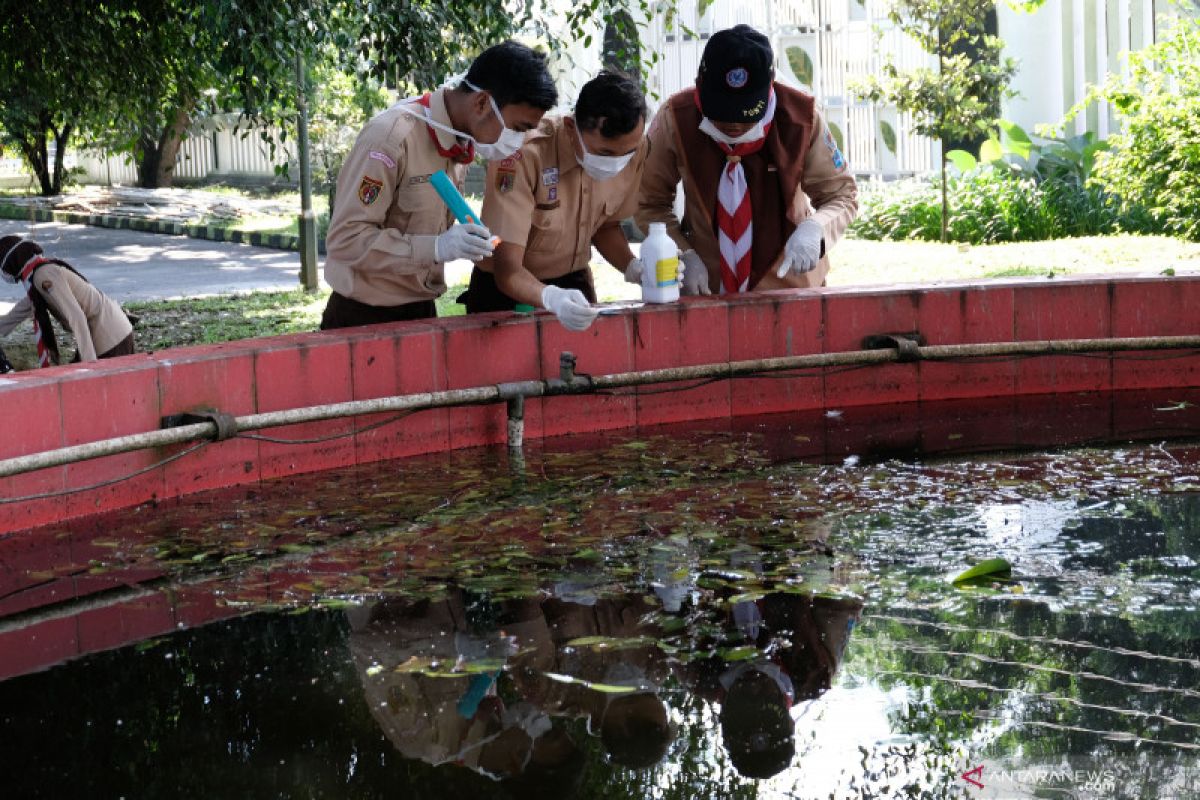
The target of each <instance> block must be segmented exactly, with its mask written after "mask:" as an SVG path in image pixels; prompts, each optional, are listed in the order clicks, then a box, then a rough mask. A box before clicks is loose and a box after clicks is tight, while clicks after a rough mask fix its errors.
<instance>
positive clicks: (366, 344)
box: [0, 277, 1200, 533]
mask: <svg viewBox="0 0 1200 800" xmlns="http://www.w3.org/2000/svg"><path fill="white" fill-rule="evenodd" d="M1197 308H1200V278H1160V277H1141V278H1114V279H1104V280H1101V281H1099V282H1089V281H1085V280H1081V279H1055V280H1054V281H1052V282H1048V281H1038V282H1020V281H998V282H989V283H987V284H985V285H976V286H957V287H947V286H941V287H936V288H930V289H925V290H914V289H879V288H872V289H866V288H860V289H825V290H817V291H791V292H776V293H770V294H764V295H756V296H751V297H748V298H742V299H736V300H733V301H730V302H725V301H723V300H718V299H709V298H696V299H692V300H689V301H685V302H683V303H682V304H680V305H672V306H659V307H654V308H648V309H644V310H640V311H631V312H627V313H625V314H624V315H621V316H616V317H604V318H601V319H600V320H599V321H598V323H597V324H596V325H594V326H593V327H592V328H591V329H590V330H588V331H586V332H584V333H568V332H566V331H564V330H563V329H562V328H561V327H560V326H559V325H558V323H557V322H556V321H555V320H554V318H553V317H550V316H548V315H545V314H539V315H537V316H515V315H508V314H489V315H481V316H477V317H470V318H454V319H448V320H440V321H427V322H421V323H406V324H397V325H391V326H375V327H371V328H361V329H355V330H350V331H337V332H330V333H318V334H301V335H297V336H289V337H277V338H272V339H262V340H255V341H252V342H234V343H230V344H224V345H213V346H205V347H193V348H183V349H178V350H169V351H164V352H160V353H154V354H149V355H137V356H131V357H128V358H123V359H118V360H115V361H108V362H101V363H99V364H91V365H87V366H69V367H59V368H55V369H52V370H43V371H40V372H37V373H29V374H22V375H17V376H15V377H12V378H11V379H0V401H2V402H3V406H4V408H6V409H9V410H10V413H9V415H8V417H7V421H6V423H5V429H4V435H3V437H0V458H10V457H13V456H17V455H23V454H28V453H35V452H40V451H43V450H47V449H52V448H55V447H59V446H62V445H70V444H78V443H82V442H89V441H95V440H98V439H105V438H109V437H113V436H120V435H125V434H130V433H138V432H141V431H147V430H153V429H155V428H156V427H157V426H158V421H159V418H160V417H161V416H163V415H166V414H173V413H177V412H181V411H186V410H188V409H189V408H193V407H195V406H200V405H209V406H216V407H219V408H221V409H222V410H225V411H228V412H230V413H233V414H235V415H242V414H247V413H253V412H258V411H269V410H277V409H283V408H290V407H296V406H304V405H313V404H320V403H337V402H341V401H345V400H354V399H368V398H374V397H381V396H388V395H393V394H407V393H416V392H427V391H436V390H440V389H447V388H459V387H467V386H475V385H483V384H491V383H496V382H500V381H508V380H527V379H536V378H543V377H554V376H556V375H557V373H558V353H559V352H560V351H561V350H564V349H570V350H572V351H574V352H576V353H577V354H578V356H579V364H578V369H579V371H580V372H583V373H594V374H604V373H609V372H621V371H627V370H630V369H633V368H638V369H654V368H659V367H666V366H672V365H678V364H697V363H705V362H710V361H714V360H716V361H721V360H724V359H726V358H731V359H734V360H744V359H751V358H763V357H770V356H785V355H798V354H804V353H816V352H837V351H843V350H855V349H858V347H859V346H860V342H861V340H862V338H863V337H864V336H866V335H868V334H872V333H888V332H904V331H911V330H914V329H915V330H920V331H921V332H922V333H923V334H924V336H925V338H926V340H927V342H928V343H929V344H959V343H969V342H987V341H1014V340H1018V341H1021V340H1040V339H1048V338H1049V339H1053V338H1093V337H1108V336H1150V335H1181V334H1197V333H1200V323H1198V322H1197V320H1198V319H1200V317H1198V316H1197V313H1196V309H1197ZM1198 385H1200V357H1197V356H1192V357H1189V358H1173V359H1166V360H1147V361H1128V360H1124V361H1114V360H1111V359H1107V358H1103V357H1101V358H1090V359H1080V358H1071V357H1055V358H1043V359H1031V360H1026V361H1020V362H1011V361H1010V362H997V363H990V364H891V365H886V366H882V367H879V368H875V369H871V370H859V371H854V372H848V373H842V374H831V375H826V376H816V377H797V378H795V379H791V380H778V379H771V380H767V379H739V380H737V381H734V382H718V383H715V384H709V385H706V386H703V387H699V388H696V389H691V390H688V391H683V392H678V393H670V394H665V395H657V396H649V395H648V396H644V397H639V398H631V397H624V398H623V397H595V398H582V399H574V398H554V399H547V400H544V401H543V400H534V401H531V402H530V403H529V404H528V405H527V407H526V415H527V430H526V435H527V436H528V437H530V438H535V437H537V436H539V435H541V434H543V433H545V434H547V435H553V434H559V433H567V432H582V431H595V430H603V429H616V428H624V427H630V426H632V425H639V426H640V425H648V424H661V423H672V422H684V421H688V420H696V419H715V418H724V417H728V416H729V415H730V414H731V413H732V414H734V415H739V414H754V413H764V412H777V411H787V410H811V409H820V408H825V407H832V408H848V407H855V406H864V405H878V404H885V403H894V402H903V401H913V400H918V399H919V400H921V401H922V402H926V401H932V400H937V399H952V398H965V397H975V398H982V397H989V398H998V397H1004V396H1018V395H1035V394H1045V393H1053V392H1071V391H1088V390H1095V389H1107V388H1110V387H1112V388H1116V389H1125V388H1139V389H1149V388H1156V387H1167V386H1198ZM13 410H16V412H15V413H13ZM372 421H374V420H370V419H360V420H353V419H346V420H337V421H331V422H324V423H318V424H311V425H305V426H299V427H293V428H290V429H280V430H275V431H271V432H270V433H271V434H273V435H276V436H279V437H282V438H303V437H313V436H321V435H329V434H333V433H337V432H339V431H347V432H354V431H356V430H357V431H362V429H363V428H364V427H365V426H366V425H367V424H369V423H370V422H372ZM504 431H505V424H504V407H503V405H502V404H497V405H494V406H487V407H476V408H468V409H452V410H449V411H447V410H435V411H423V412H418V413H416V414H413V415H412V416H410V417H408V418H406V419H404V420H402V421H400V422H397V423H393V424H392V425H390V426H388V427H385V428H381V429H378V430H373V431H369V432H367V431H362V432H359V433H357V434H354V435H352V436H350V437H347V438H344V439H335V440H332V441H330V442H327V443H324V444H316V445H312V444H307V445H280V444H268V443H258V442H254V441H250V440H245V439H238V440H233V441H229V442H222V443H213V444H210V445H208V446H207V447H205V448H204V449H203V450H202V451H200V452H199V453H195V454H191V455H188V456H185V457H183V458H182V459H181V460H179V461H176V462H173V463H172V464H170V465H168V466H166V467H163V468H159V469H152V470H151V471H149V472H147V473H146V474H144V475H142V476H140V477H138V478H136V479H134V480H131V481H123V482H120V483H117V484H115V485H113V486H110V487H107V488H103V489H96V490H89V491H84V492H79V493H77V494H72V495H68V496H65V497H61V498H56V499H52V500H34V501H28V502H22V503H9V504H3V505H0V533H4V532H11V531H16V530H21V529H24V528H30V527H34V526H38V525H42V524H46V523H49V522H54V521H58V520H63V519H67V518H72V517H79V516H83V515H86V514H90V513H94V512H96V511H100V510H105V509H112V508H120V507H124V506H129V505H134V504H137V503H141V502H144V501H147V500H150V499H153V498H162V497H169V496H176V495H182V494H190V493H193V492H198V491H202V490H204V489H210V488H213V487H215V486H221V485H231V484H238V483H251V482H256V481H258V480H260V479H261V478H266V477H272V476H277V475H284V474H290V473H298V472H309V471H314V470H320V469H326V468H329V467H337V466H343V465H348V464H354V463H361V462H368V461H377V460H380V459H384V458H391V457H396V456H402V455H412V454H416V453H421V452H434V451H439V450H444V449H447V448H459V447H470V446H473V445H479V444H489V443H495V442H500V441H503V438H504ZM174 451H177V449H175V450H173V451H172V452H174ZM166 455H169V452H156V451H143V452H139V453H131V454H126V455H122V456H114V457H109V458H105V459H100V460H95V461H89V462H83V463H80V464H75V465H71V466H68V467H60V468H55V469H51V470H43V471H42V472H39V473H34V474H29V475H22V476H18V477H15V478H6V479H0V497H9V498H11V497H21V496H25V495H32V494H37V493H39V492H45V491H52V490H56V489H61V488H68V487H74V486H87V485H90V484H94V483H98V482H100V481H102V480H104V479H105V478H108V477H113V476H119V475H122V474H127V473H130V472H133V471H135V470H137V469H139V468H142V467H145V466H148V465H151V464H153V463H155V462H157V461H158V460H160V459H162V458H163V457H165V456H166Z"/></svg>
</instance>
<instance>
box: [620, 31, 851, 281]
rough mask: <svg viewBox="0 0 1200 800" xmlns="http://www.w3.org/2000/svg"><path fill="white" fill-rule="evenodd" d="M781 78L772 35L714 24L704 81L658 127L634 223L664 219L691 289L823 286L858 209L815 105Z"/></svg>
mask: <svg viewBox="0 0 1200 800" xmlns="http://www.w3.org/2000/svg"><path fill="white" fill-rule="evenodd" d="M774 73H775V69H774V54H773V53H772V51H771V45H770V42H769V41H768V40H767V38H766V37H765V36H763V35H762V34H761V33H759V32H758V31H756V30H754V29H753V28H751V27H750V26H748V25H738V26H736V27H734V28H730V29H727V30H723V31H718V32H717V33H715V34H713V36H712V37H711V38H710V39H709V41H708V44H707V45H706V46H705V48H704V54H703V56H702V58H701V61H700V70H699V74H698V75H697V76H696V88H695V89H686V90H684V91H681V92H678V93H676V94H674V95H672V96H671V97H670V98H669V99H668V100H667V102H666V103H664V104H663V106H662V108H660V109H659V111H658V114H657V115H656V116H655V118H654V121H653V122H652V123H651V125H650V133H649V136H648V138H649V141H650V155H649V157H648V158H647V160H646V166H645V170H644V172H643V175H642V184H641V196H640V201H639V206H638V211H637V222H638V225H639V226H641V227H643V228H645V227H646V226H647V225H648V223H650V222H665V223H666V224H667V232H668V233H669V234H670V235H671V236H672V238H674V239H675V242H676V244H678V245H679V249H680V250H681V251H683V252H682V256H681V260H682V261H683V262H684V270H685V277H684V283H683V292H684V293H685V294H711V293H713V292H720V293H722V294H736V293H738V292H746V291H756V290H767V289H785V288H804V287H811V286H822V285H824V283H825V276H826V274H827V273H828V272H829V261H828V259H827V258H826V253H827V251H828V250H829V249H830V248H831V247H833V245H834V244H836V243H837V241H838V240H839V239H840V238H841V236H842V234H843V233H844V232H845V230H846V227H847V226H848V225H849V224H850V222H851V221H852V220H853V219H854V216H855V214H856V213H857V211H858V201H857V193H858V190H857V187H856V185H855V182H854V178H853V176H851V175H850V173H849V171H848V170H847V166H846V160H845V158H844V157H843V156H842V153H841V151H840V150H839V149H838V146H837V144H836V142H835V141H834V138H833V135H832V133H831V132H830V130H829V127H828V126H827V125H826V124H825V121H824V120H823V119H822V117H821V114H820V112H819V111H818V110H817V107H816V102H815V100H814V99H813V97H812V96H811V95H808V94H805V93H804V92H801V91H799V90H797V89H792V88H790V87H787V86H784V85H783V84H780V83H778V82H775V81H774V80H773V78H774ZM680 180H682V181H683V191H684V216H683V220H682V223H681V222H680V220H679V219H678V218H676V216H675V212H674V201H675V188H676V185H677V184H678V183H679V181H680Z"/></svg>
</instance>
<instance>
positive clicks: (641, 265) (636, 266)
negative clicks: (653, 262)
mask: <svg viewBox="0 0 1200 800" xmlns="http://www.w3.org/2000/svg"><path fill="white" fill-rule="evenodd" d="M645 271H646V264H645V262H643V261H642V259H641V258H638V257H637V256H634V257H633V258H632V259H630V261H629V265H628V266H626V267H625V282H626V283H634V284H637V285H639V286H640V285H641V283H642V273H643V272H645ZM683 274H684V265H683V261H680V262H679V273H678V278H677V280H678V281H679V282H680V283H683Z"/></svg>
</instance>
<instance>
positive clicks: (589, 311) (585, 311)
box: [542, 286, 598, 331]
mask: <svg viewBox="0 0 1200 800" xmlns="http://www.w3.org/2000/svg"><path fill="white" fill-rule="evenodd" d="M542 307H543V308H545V309H546V310H547V311H553V312H554V316H556V317H558V321H559V322H561V323H562V325H563V327H564V328H566V329H567V330H569V331H584V330H587V328H588V326H589V325H591V324H592V320H594V319H595V318H596V314H597V312H598V309H595V308H592V306H591V304H590V303H588V301H587V298H586V297H584V296H583V292H581V291H579V290H578V289H561V288H559V287H557V286H547V287H546V288H545V289H542Z"/></svg>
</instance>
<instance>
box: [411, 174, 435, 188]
mask: <svg viewBox="0 0 1200 800" xmlns="http://www.w3.org/2000/svg"><path fill="white" fill-rule="evenodd" d="M432 177H433V175H432V174H430V175H413V176H412V177H411V178H409V179H408V185H409V186H416V185H417V184H418V183H429V179H430V178H432Z"/></svg>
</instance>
